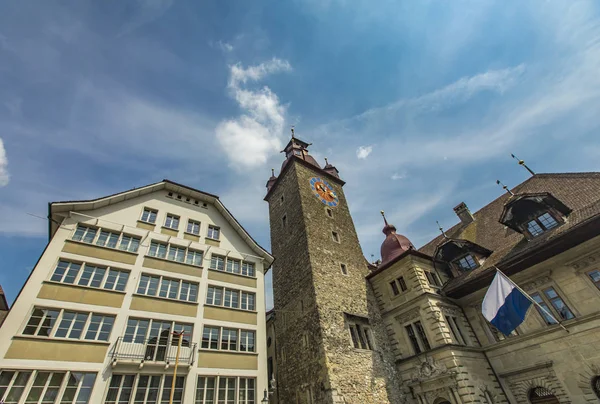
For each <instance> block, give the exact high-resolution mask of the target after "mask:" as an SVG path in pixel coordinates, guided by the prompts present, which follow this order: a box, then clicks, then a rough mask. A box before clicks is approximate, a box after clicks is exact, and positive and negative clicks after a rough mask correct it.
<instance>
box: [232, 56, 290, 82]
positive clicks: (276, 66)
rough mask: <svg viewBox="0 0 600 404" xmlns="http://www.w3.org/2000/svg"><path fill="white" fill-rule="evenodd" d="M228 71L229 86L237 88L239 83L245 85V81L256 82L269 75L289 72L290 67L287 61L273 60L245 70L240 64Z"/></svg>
mask: <svg viewBox="0 0 600 404" xmlns="http://www.w3.org/2000/svg"><path fill="white" fill-rule="evenodd" d="M230 69H231V72H230V76H229V86H230V87H231V88H237V87H238V86H239V84H240V83H242V84H246V82H247V81H258V80H260V79H262V78H263V77H265V76H267V75H269V74H274V73H279V72H287V71H290V70H292V66H291V65H290V64H289V62H288V61H287V60H281V59H278V58H273V59H271V60H269V61H268V62H264V63H261V64H259V65H256V66H248V67H247V68H244V66H242V64H241V63H237V64H235V65H233V66H230Z"/></svg>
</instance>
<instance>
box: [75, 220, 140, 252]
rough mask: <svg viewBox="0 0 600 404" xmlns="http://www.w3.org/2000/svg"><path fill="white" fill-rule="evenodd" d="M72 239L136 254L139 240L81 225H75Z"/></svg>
mask: <svg viewBox="0 0 600 404" xmlns="http://www.w3.org/2000/svg"><path fill="white" fill-rule="evenodd" d="M72 239H73V240H75V241H81V242H84V243H88V244H95V245H97V246H100V247H108V248H117V246H118V248H119V249H120V250H123V251H129V252H137V250H138V248H139V247H140V240H141V239H140V238H139V237H135V236H128V235H125V234H123V233H119V232H113V231H108V230H102V229H95V228H93V227H87V226H82V225H77V229H76V230H75V233H73V237H72Z"/></svg>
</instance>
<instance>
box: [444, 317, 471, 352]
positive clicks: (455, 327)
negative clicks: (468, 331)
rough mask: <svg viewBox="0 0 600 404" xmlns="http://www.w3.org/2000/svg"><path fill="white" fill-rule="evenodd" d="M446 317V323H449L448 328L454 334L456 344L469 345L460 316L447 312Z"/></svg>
mask: <svg viewBox="0 0 600 404" xmlns="http://www.w3.org/2000/svg"><path fill="white" fill-rule="evenodd" d="M444 318H445V319H446V324H447V325H448V328H449V329H450V332H451V334H452V339H453V340H454V341H455V342H456V344H458V345H465V346H466V345H468V343H467V339H466V338H465V334H464V333H463V332H462V330H461V325H460V324H459V319H458V317H457V316H453V315H452V314H445V315H444Z"/></svg>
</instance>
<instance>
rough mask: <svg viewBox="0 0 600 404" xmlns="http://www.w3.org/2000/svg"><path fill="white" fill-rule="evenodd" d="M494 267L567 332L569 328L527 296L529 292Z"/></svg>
mask: <svg viewBox="0 0 600 404" xmlns="http://www.w3.org/2000/svg"><path fill="white" fill-rule="evenodd" d="M494 268H496V271H497V272H500V274H502V276H504V277H505V278H506V279H508V281H509V282H510V283H512V284H513V286H514V287H515V288H516V289H517V290H518V291H519V292H521V293H523V295H525V297H526V298H527V299H528V300H529V301H530V302H531V303H533V304H534V305H536V306H537V307H538V308H539V309H540V310H541V311H543V312H544V313H546V314H547V315H548V316H549V317H550V318H551V319H552V320H554V321H556V323H557V324H558V325H560V326H561V327H562V329H563V330H565V331H566V332H569V330H567V329H566V327H565V326H564V325H563V324H562V323H561V322H560V321H558V319H556V317H554V316H553V315H552V313H550V312H548V310H546V309H545V308H543V307H542V306H541V305H540V304H539V303H538V302H536V301H535V299H534V298H533V297H531V296H529V294H528V293H527V292H525V291H524V290H523V289H521V288H520V287H519V285H517V284H516V283H515V282H513V280H512V279H510V278H509V277H508V276H506V275H505V274H504V272H502V271H501V270H499V269H498V267H497V266H495V265H494Z"/></svg>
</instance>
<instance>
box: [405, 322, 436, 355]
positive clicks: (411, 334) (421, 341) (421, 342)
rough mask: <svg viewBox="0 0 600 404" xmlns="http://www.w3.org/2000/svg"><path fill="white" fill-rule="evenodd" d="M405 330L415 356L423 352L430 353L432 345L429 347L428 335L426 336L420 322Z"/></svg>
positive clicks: (406, 327) (410, 325)
mask: <svg viewBox="0 0 600 404" xmlns="http://www.w3.org/2000/svg"><path fill="white" fill-rule="evenodd" d="M404 328H405V329H406V333H407V335H408V339H409V341H410V343H411V345H412V347H413V350H414V352H415V354H420V353H421V352H425V351H429V350H430V349H431V345H429V340H428V339H427V335H426V334H425V330H424V329H423V325H421V322H420V321H415V322H414V323H412V324H409V325H407V326H405V327H404Z"/></svg>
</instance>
